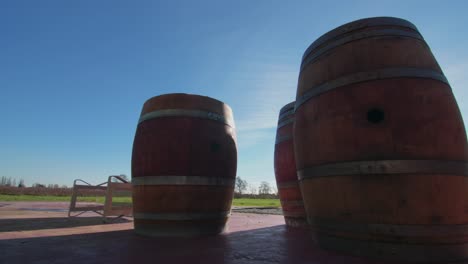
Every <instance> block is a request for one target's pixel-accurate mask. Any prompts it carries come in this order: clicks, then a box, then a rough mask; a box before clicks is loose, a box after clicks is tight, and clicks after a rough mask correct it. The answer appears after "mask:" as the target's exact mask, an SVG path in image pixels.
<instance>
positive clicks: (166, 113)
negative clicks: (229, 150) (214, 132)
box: [138, 109, 234, 128]
mask: <svg viewBox="0 0 468 264" xmlns="http://www.w3.org/2000/svg"><path fill="white" fill-rule="evenodd" d="M160 117H195V118H203V119H209V120H213V121H216V122H220V123H223V124H225V125H228V126H230V127H232V128H234V120H232V118H228V117H225V116H223V115H220V114H218V113H213V112H208V111H203V110H194V109H163V110H156V111H152V112H149V113H146V114H144V115H142V116H141V117H140V120H138V124H140V123H141V122H144V121H146V120H150V119H154V118H160Z"/></svg>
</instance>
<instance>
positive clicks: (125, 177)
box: [119, 174, 131, 182]
mask: <svg viewBox="0 0 468 264" xmlns="http://www.w3.org/2000/svg"><path fill="white" fill-rule="evenodd" d="M119 176H120V178H122V179H124V180H126V181H128V182H130V181H131V180H130V178H129V177H128V176H127V175H126V174H120V175H119Z"/></svg>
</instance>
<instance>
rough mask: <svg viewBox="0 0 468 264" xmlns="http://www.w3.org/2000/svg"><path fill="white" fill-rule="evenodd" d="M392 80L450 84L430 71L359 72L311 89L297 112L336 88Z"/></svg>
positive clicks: (304, 96)
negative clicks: (306, 103)
mask: <svg viewBox="0 0 468 264" xmlns="http://www.w3.org/2000/svg"><path fill="white" fill-rule="evenodd" d="M392 78H424V79H433V80H436V81H440V82H443V83H445V84H448V81H447V78H445V76H444V75H443V74H442V73H440V72H437V71H434V70H430V69H421V68H407V67H399V68H384V69H379V70H374V71H368V72H359V73H354V74H349V75H345V76H343V77H340V78H338V79H335V80H332V81H329V82H326V83H323V84H320V85H317V86H315V87H312V88H310V89H309V90H308V91H307V92H305V93H304V94H303V95H302V96H301V97H299V98H298V99H297V100H296V108H295V110H296V111H297V109H298V108H299V107H300V106H301V105H302V104H304V103H305V102H307V101H308V100H309V99H311V98H312V97H315V96H318V95H320V94H323V93H326V92H329V91H331V90H334V89H336V88H340V87H342V86H346V85H351V84H356V83H361V82H368V81H375V80H383V79H392Z"/></svg>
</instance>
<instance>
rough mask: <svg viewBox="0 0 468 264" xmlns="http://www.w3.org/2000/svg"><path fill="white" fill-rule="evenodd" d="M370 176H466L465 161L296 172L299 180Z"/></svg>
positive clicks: (353, 164) (362, 164) (378, 162)
mask: <svg viewBox="0 0 468 264" xmlns="http://www.w3.org/2000/svg"><path fill="white" fill-rule="evenodd" d="M372 174H442V175H458V176H468V163H467V162H466V161H445V160H375V161H352V162H342V163H333V164H325V165H318V166H314V167H310V168H305V169H302V170H298V171H297V176H298V178H299V180H307V179H312V178H316V177H329V176H350V175H372Z"/></svg>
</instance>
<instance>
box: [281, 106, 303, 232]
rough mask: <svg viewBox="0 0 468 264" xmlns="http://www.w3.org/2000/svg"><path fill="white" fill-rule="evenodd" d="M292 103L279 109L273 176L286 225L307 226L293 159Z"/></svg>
mask: <svg viewBox="0 0 468 264" xmlns="http://www.w3.org/2000/svg"><path fill="white" fill-rule="evenodd" d="M294 104H295V102H292V103H289V104H287V105H285V106H284V107H283V108H281V110H280V114H279V119H278V128H277V130H276V143H275V154H274V155H275V156H274V166H275V178H276V186H277V187H278V194H279V197H280V202H281V207H282V209H283V215H284V220H285V222H286V225H287V226H290V227H307V219H306V215H305V209H304V203H303V201H302V195H301V190H300V188H299V180H298V179H297V172H296V160H295V159H294V145H293V137H292V133H293V124H294Z"/></svg>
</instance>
